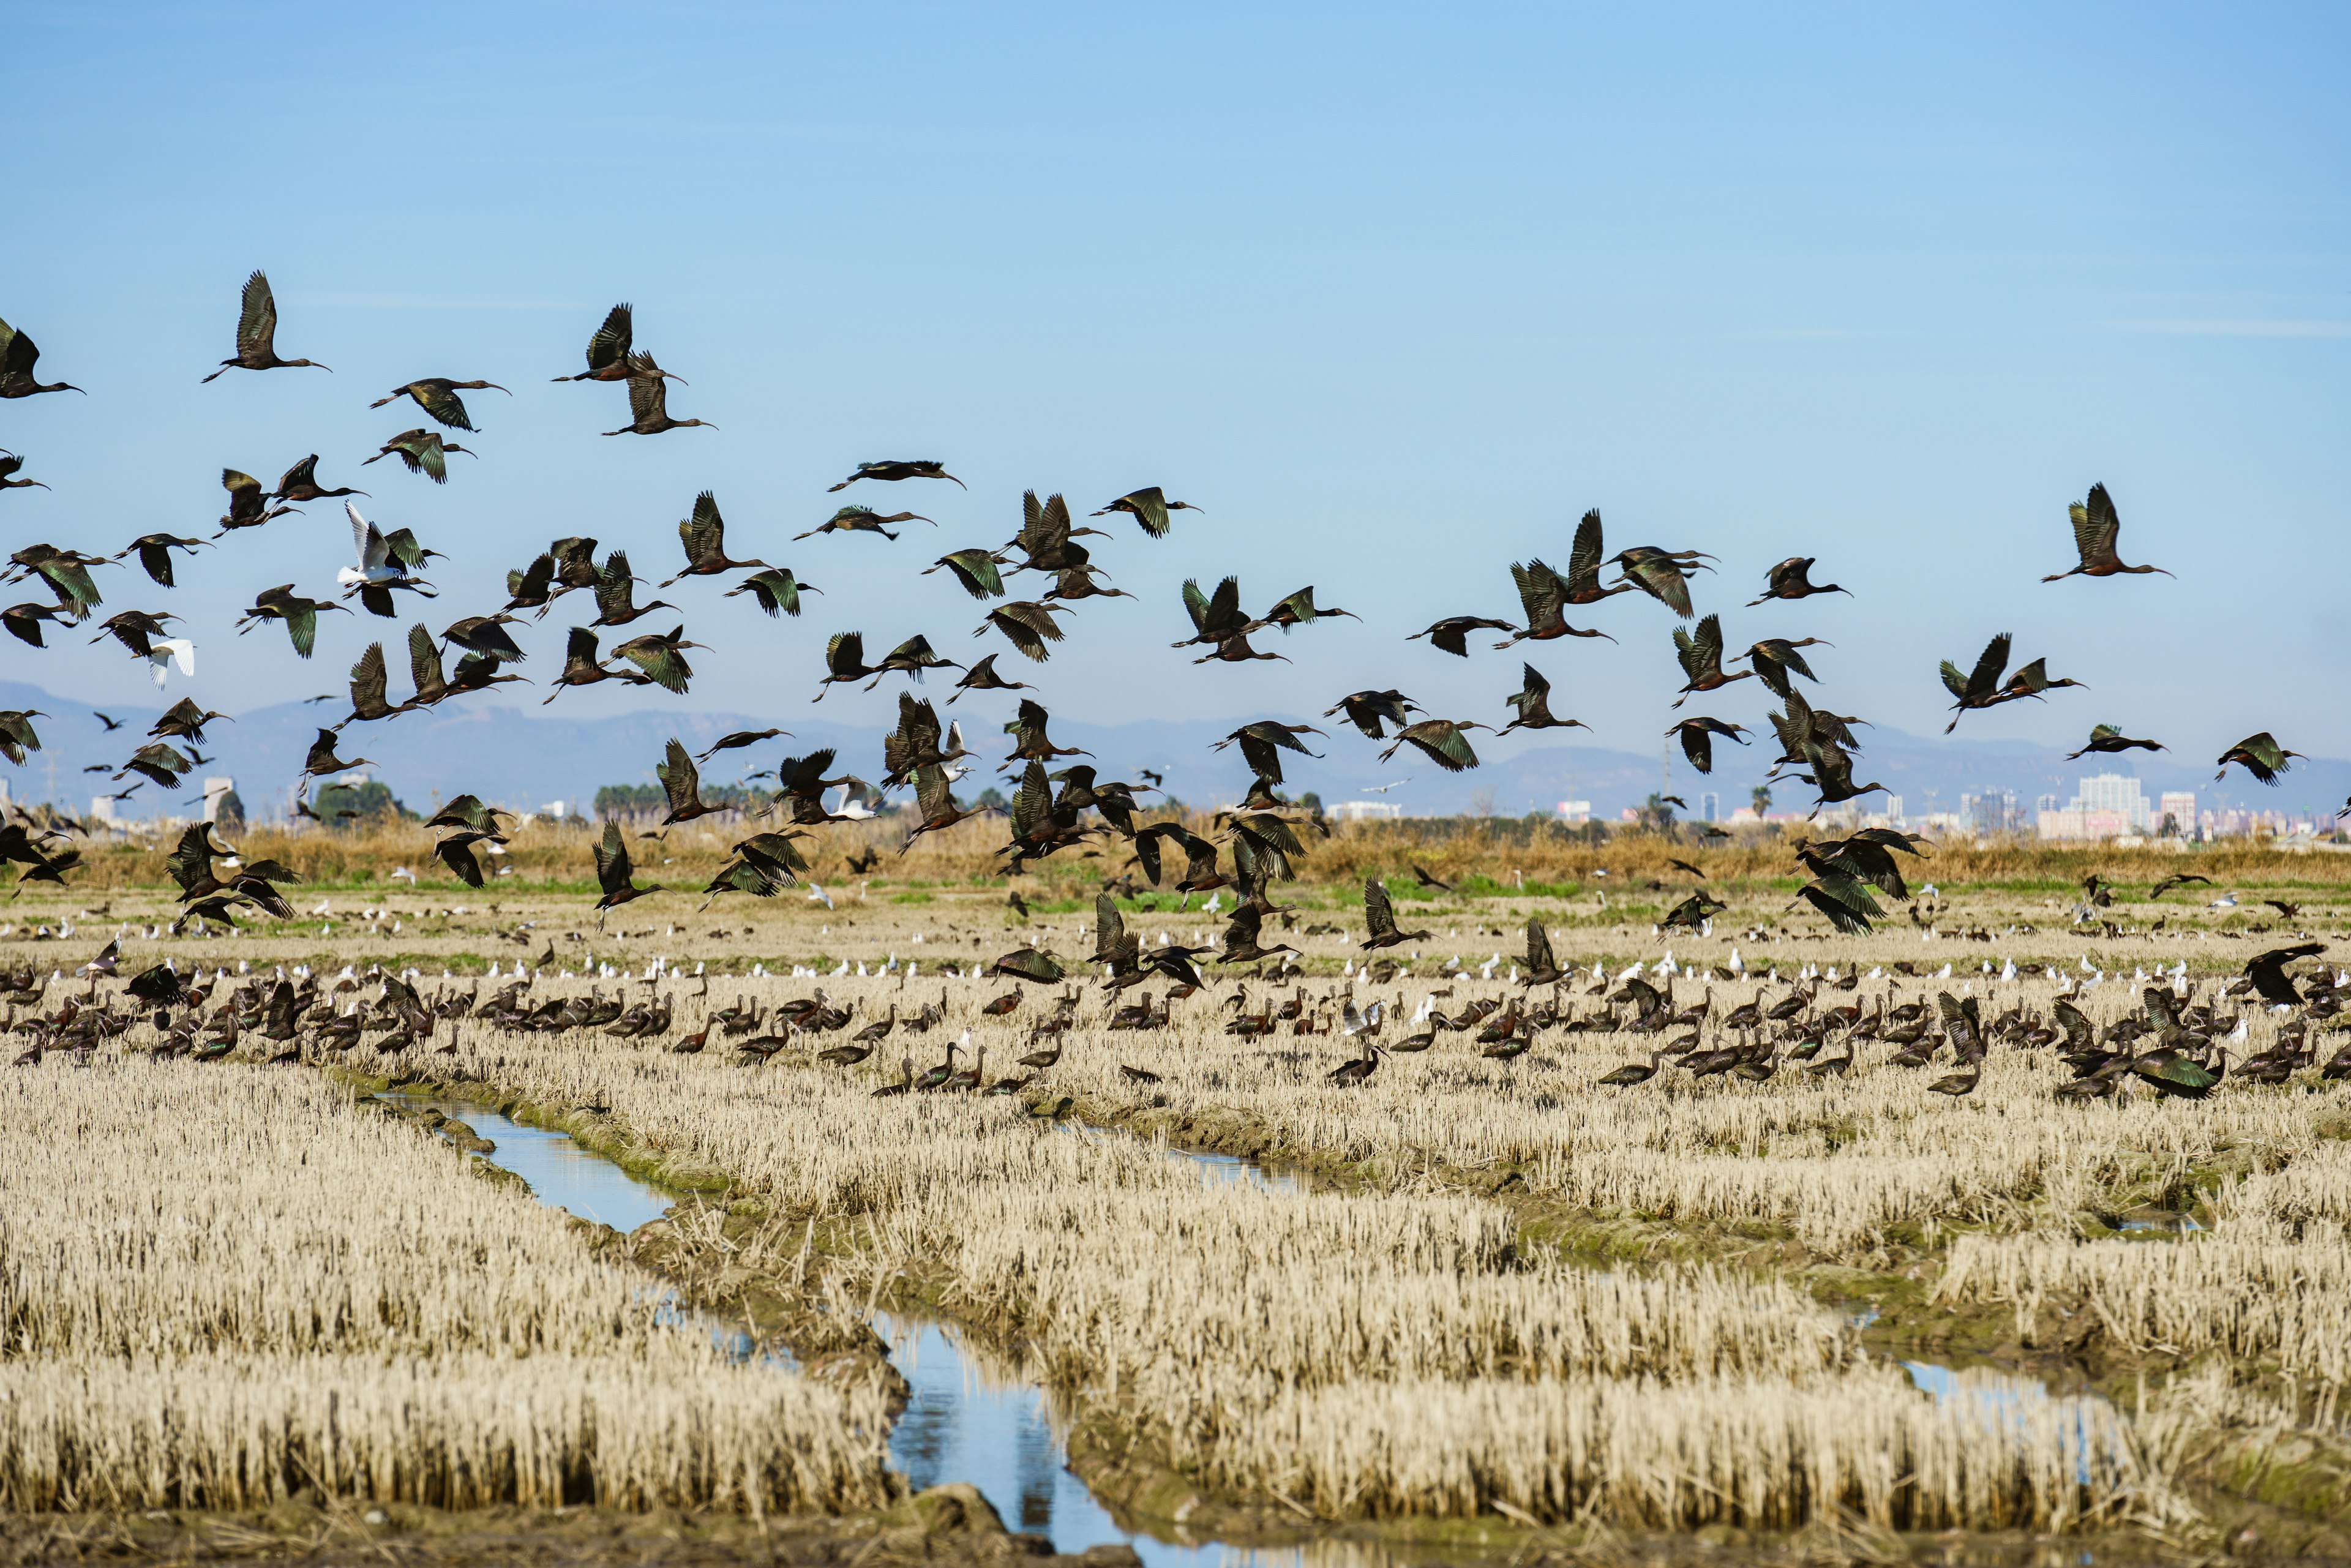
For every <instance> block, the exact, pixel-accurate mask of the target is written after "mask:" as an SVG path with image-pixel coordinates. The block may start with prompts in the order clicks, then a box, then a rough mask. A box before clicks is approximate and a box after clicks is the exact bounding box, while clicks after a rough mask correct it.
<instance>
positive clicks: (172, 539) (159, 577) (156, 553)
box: [114, 534, 212, 588]
mask: <svg viewBox="0 0 2351 1568" xmlns="http://www.w3.org/2000/svg"><path fill="white" fill-rule="evenodd" d="M211 543H212V540H210V539H184V538H180V537H179V536H178V535H176V534H141V535H140V536H139V537H138V538H135V539H132V540H131V542H130V543H129V544H127V545H125V546H123V548H122V553H121V554H120V555H118V556H116V557H115V558H114V559H117V560H120V559H123V557H124V556H131V555H136V556H137V557H138V558H139V564H140V565H141V567H142V568H144V569H145V570H146V572H147V575H148V576H149V577H150V578H152V579H153V580H155V582H156V583H157V584H159V585H160V586H162V587H164V588H170V587H172V586H174V583H173V580H172V551H173V550H175V549H183V550H188V551H192V552H193V551H194V550H197V549H203V548H204V547H206V546H209V545H210V544H211Z"/></svg>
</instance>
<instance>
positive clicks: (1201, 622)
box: [1184, 577, 1208, 637]
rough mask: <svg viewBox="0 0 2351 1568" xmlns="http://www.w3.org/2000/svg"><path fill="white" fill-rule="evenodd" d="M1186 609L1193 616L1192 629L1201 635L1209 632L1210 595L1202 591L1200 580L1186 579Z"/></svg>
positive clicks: (1203, 635)
mask: <svg viewBox="0 0 2351 1568" xmlns="http://www.w3.org/2000/svg"><path fill="white" fill-rule="evenodd" d="M1184 610H1185V612H1186V614H1188V615H1190V616H1191V617H1192V630H1193V631H1194V632H1196V633H1198V634H1199V635H1200V636H1202V637H1205V636H1207V634H1208V596H1207V594H1205V593H1203V592H1201V591H1200V580H1199V579H1197V578H1193V577H1187V578H1186V579H1185V580H1184Z"/></svg>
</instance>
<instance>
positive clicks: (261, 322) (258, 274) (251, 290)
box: [236, 267, 277, 360]
mask: <svg viewBox="0 0 2351 1568" xmlns="http://www.w3.org/2000/svg"><path fill="white" fill-rule="evenodd" d="M276 343H277V296H276V295H274V294H272V293H270V292H269V279H268V278H267V277H266V276H265V275H264V274H263V273H262V270H261V269H260V268H259V267H255V268H254V269H253V276H252V277H248V278H246V280H245V301H244V307H243V308H242V309H240V310H239V311H238V313H237V318H236V352H237V357H238V358H239V359H261V360H271V359H276V358H277V349H276V347H275V345H276Z"/></svg>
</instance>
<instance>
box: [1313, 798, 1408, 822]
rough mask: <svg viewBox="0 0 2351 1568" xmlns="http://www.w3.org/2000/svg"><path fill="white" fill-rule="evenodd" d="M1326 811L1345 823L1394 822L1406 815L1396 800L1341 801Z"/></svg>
mask: <svg viewBox="0 0 2351 1568" xmlns="http://www.w3.org/2000/svg"><path fill="white" fill-rule="evenodd" d="M1326 811H1327V814H1328V815H1330V816H1332V817H1336V818H1337V819H1338V820H1339V821H1343V822H1392V821H1395V820H1396V819H1397V818H1399V817H1402V816H1403V815H1404V808H1403V807H1402V806H1400V805H1398V804H1397V803H1396V802H1395V801H1394V800H1341V801H1338V802H1337V803H1335V804H1333V805H1332V806H1330V807H1328V808H1326Z"/></svg>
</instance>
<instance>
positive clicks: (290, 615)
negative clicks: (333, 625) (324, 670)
mask: <svg viewBox="0 0 2351 1568" xmlns="http://www.w3.org/2000/svg"><path fill="white" fill-rule="evenodd" d="M278 614H279V616H280V617H281V618H283V619H284V621H285V622H286V635H287V637H288V638H290V639H291V640H292V642H293V643H294V652H295V653H298V654H299V655H300V656H301V657H303V658H305V659H307V658H308V657H309V656H310V650H311V649H312V648H313V647H315V646H316V645H317V644H318V641H319V611H318V607H317V606H316V605H315V604H313V603H312V602H311V601H309V600H307V599H296V600H290V601H287V602H286V603H284V604H282V605H281V606H280V607H279V609H278Z"/></svg>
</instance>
